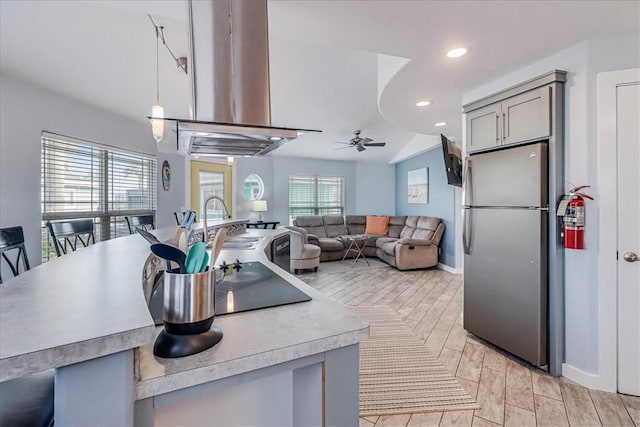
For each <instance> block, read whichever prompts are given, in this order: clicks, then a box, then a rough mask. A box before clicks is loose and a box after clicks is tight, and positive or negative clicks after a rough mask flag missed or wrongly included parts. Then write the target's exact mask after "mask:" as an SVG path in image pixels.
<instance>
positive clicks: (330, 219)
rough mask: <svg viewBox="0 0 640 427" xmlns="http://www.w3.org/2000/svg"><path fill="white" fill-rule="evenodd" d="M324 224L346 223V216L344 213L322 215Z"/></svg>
mask: <svg viewBox="0 0 640 427" xmlns="http://www.w3.org/2000/svg"><path fill="white" fill-rule="evenodd" d="M322 222H323V223H324V225H325V226H326V225H344V217H343V216H342V215H324V216H323V217H322Z"/></svg>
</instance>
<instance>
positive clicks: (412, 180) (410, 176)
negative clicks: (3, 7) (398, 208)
mask: <svg viewBox="0 0 640 427" xmlns="http://www.w3.org/2000/svg"><path fill="white" fill-rule="evenodd" d="M407 202H408V203H415V204H423V205H426V204H427V203H429V168H421V169H414V170H410V171H408V172H407Z"/></svg>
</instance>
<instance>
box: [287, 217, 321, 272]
mask: <svg viewBox="0 0 640 427" xmlns="http://www.w3.org/2000/svg"><path fill="white" fill-rule="evenodd" d="M287 228H288V229H289V230H290V231H291V268H292V269H293V272H294V274H298V271H299V270H302V269H311V268H312V269H313V271H318V266H319V265H320V247H319V246H316V245H310V244H309V243H307V230H305V229H304V228H300V227H293V226H287Z"/></svg>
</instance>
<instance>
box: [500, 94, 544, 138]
mask: <svg viewBox="0 0 640 427" xmlns="http://www.w3.org/2000/svg"><path fill="white" fill-rule="evenodd" d="M549 90H550V88H549V87H543V88H540V89H536V90H532V91H529V92H525V93H523V94H521V95H517V96H514V97H512V98H509V99H505V100H504V101H502V118H503V123H502V126H503V135H502V138H503V140H502V143H503V144H515V143H518V142H523V141H530V140H535V139H540V138H544V137H547V136H549V135H551V108H550V105H549V102H550V96H549Z"/></svg>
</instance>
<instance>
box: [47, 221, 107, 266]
mask: <svg viewBox="0 0 640 427" xmlns="http://www.w3.org/2000/svg"><path fill="white" fill-rule="evenodd" d="M47 228H48V229H49V235H50V236H51V239H52V240H53V247H54V248H55V250H56V255H57V256H59V257H60V256H62V255H65V254H66V253H67V251H68V250H69V248H71V250H72V251H75V250H76V249H77V247H78V243H80V244H81V245H82V246H84V247H87V246H89V245H90V244H91V243H95V242H96V239H95V236H94V234H93V220H92V219H81V220H77V221H60V222H47Z"/></svg>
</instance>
